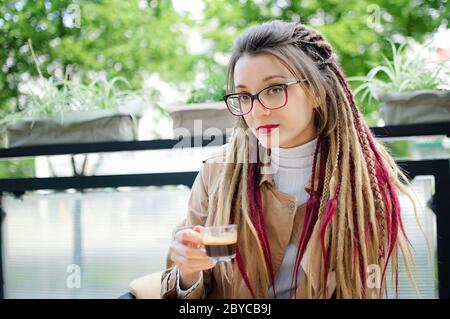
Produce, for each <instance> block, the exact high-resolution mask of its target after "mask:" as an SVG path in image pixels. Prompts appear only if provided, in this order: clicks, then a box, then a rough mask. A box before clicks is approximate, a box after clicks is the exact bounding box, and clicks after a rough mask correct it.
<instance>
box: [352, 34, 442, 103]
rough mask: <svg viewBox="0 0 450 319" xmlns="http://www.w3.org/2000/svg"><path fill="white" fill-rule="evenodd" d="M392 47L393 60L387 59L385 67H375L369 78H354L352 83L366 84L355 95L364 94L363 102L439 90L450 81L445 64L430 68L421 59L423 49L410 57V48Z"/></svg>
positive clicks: (403, 45)
mask: <svg viewBox="0 0 450 319" xmlns="http://www.w3.org/2000/svg"><path fill="white" fill-rule="evenodd" d="M389 42H390V45H391V47H392V59H388V58H387V57H386V56H384V55H383V60H384V63H383V64H382V65H377V66H375V67H373V68H372V69H371V70H370V71H369V72H368V73H367V75H366V76H363V77H351V78H350V80H351V81H363V83H362V84H361V85H359V86H358V87H357V88H356V89H355V91H354V94H355V95H357V94H358V93H360V92H361V93H362V100H364V99H365V98H366V97H367V96H368V97H369V101H371V100H372V98H375V99H376V98H377V96H378V94H379V92H409V91H417V90H427V89H428V90H436V89H438V88H439V87H440V86H441V85H443V81H448V78H449V77H450V70H449V69H448V67H446V66H445V63H442V62H441V63H437V64H436V65H432V66H429V63H427V61H426V60H425V59H424V57H423V56H421V54H420V53H421V51H422V50H423V49H424V48H425V46H423V47H422V48H421V49H420V50H419V51H418V52H416V53H415V54H414V55H413V56H411V57H408V56H407V55H406V50H405V49H406V48H407V46H406V44H402V45H400V46H398V47H396V46H395V44H394V43H393V42H392V41H389Z"/></svg>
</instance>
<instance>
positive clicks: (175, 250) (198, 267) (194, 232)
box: [170, 226, 216, 274]
mask: <svg viewBox="0 0 450 319" xmlns="http://www.w3.org/2000/svg"><path fill="white" fill-rule="evenodd" d="M200 229H201V226H195V227H194V229H183V230H180V231H178V232H177V233H176V234H175V238H174V241H173V242H172V244H171V245H170V251H171V254H170V258H171V259H172V261H173V262H174V263H175V264H176V266H177V267H178V269H179V270H180V271H181V272H182V273H183V274H190V273H195V272H199V271H202V270H206V269H210V268H213V267H214V266H215V265H216V262H215V261H214V260H211V259H209V258H208V256H207V255H206V251H205V250H204V249H203V248H200V247H201V245H202V244H203V240H202V236H201V234H200Z"/></svg>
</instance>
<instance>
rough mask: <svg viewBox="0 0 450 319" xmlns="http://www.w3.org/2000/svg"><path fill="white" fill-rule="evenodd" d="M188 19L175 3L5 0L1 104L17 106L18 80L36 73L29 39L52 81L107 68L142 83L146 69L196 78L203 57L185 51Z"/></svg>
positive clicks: (0, 25) (0, 20)
mask: <svg viewBox="0 0 450 319" xmlns="http://www.w3.org/2000/svg"><path fill="white" fill-rule="evenodd" d="M78 18H79V19H78ZM189 24H190V20H189V19H188V17H187V16H182V15H180V14H178V13H177V11H175V10H174V8H173V6H172V3H171V1H150V0H148V1H145V0H142V1H137V0H132V1H123V0H83V1H80V0H79V1H77V0H75V1H72V0H58V1H31V0H21V1H1V2H0V39H1V41H0V69H1V70H2V72H0V109H5V108H7V109H12V110H14V109H15V108H17V107H18V105H19V103H18V102H19V96H20V95H21V92H20V91H19V84H20V83H21V82H23V81H24V76H25V75H28V78H29V77H34V76H36V75H37V71H36V70H35V68H34V67H33V61H32V58H31V55H30V53H29V49H28V46H27V41H28V39H31V40H32V42H33V45H34V49H35V51H36V55H37V57H38V60H39V62H40V65H41V66H42V72H43V76H44V77H46V78H48V77H53V76H54V77H56V78H59V79H61V78H63V77H64V75H65V74H66V71H67V70H71V71H72V72H73V73H88V72H92V71H94V72H105V73H106V75H107V76H108V77H109V78H112V77H116V76H122V77H124V78H125V79H127V81H129V82H130V84H131V85H132V87H134V88H137V87H139V86H140V85H141V79H142V76H141V75H142V74H141V73H142V72H150V73H151V72H158V73H159V74H160V75H161V77H162V78H163V79H164V80H170V81H188V80H192V79H193V77H194V66H195V64H196V63H197V61H198V56H196V55H195V54H189V52H188V49H187V43H186V41H185V39H186V34H185V32H186V26H187V25H189Z"/></svg>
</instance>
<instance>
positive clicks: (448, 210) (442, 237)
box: [435, 160, 450, 299]
mask: <svg viewBox="0 0 450 319" xmlns="http://www.w3.org/2000/svg"><path fill="white" fill-rule="evenodd" d="M439 166H442V167H440V168H439V169H438V174H436V175H435V184H436V192H435V205H436V213H437V214H436V227H437V254H438V276H439V299H450V232H449V229H450V196H449V189H450V160H447V161H444V162H443V165H439Z"/></svg>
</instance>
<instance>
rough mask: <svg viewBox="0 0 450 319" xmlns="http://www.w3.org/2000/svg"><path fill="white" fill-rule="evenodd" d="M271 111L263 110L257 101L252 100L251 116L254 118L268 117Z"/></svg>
mask: <svg viewBox="0 0 450 319" xmlns="http://www.w3.org/2000/svg"><path fill="white" fill-rule="evenodd" d="M270 113H271V110H269V109H268V108H265V107H264V106H263V105H262V104H261V102H259V100H258V99H255V100H253V108H252V116H253V117H254V118H259V117H261V116H268V115H270Z"/></svg>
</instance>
